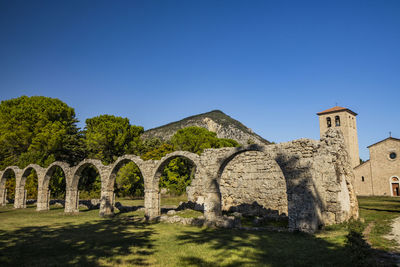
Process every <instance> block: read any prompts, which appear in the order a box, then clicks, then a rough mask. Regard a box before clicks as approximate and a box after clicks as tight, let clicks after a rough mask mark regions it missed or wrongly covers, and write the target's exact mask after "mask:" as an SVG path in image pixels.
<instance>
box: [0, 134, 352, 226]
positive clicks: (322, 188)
mask: <svg viewBox="0 0 400 267" xmlns="http://www.w3.org/2000/svg"><path fill="white" fill-rule="evenodd" d="M176 157H183V158H186V159H189V160H190V161H191V162H192V163H193V165H194V166H195V175H194V178H193V180H192V183H191V185H190V186H188V187H187V193H188V198H189V201H191V202H193V203H195V205H200V206H202V207H204V220H205V221H206V222H207V223H208V225H212V223H213V222H219V221H221V219H222V218H224V217H223V216H222V214H223V212H224V211H230V212H236V213H237V212H239V213H243V214H253V215H261V216H272V217H274V216H275V217H279V216H285V217H287V218H288V221H289V223H288V227H289V230H291V231H293V230H298V231H303V232H314V231H316V230H317V229H319V228H320V227H322V226H325V225H331V224H337V223H342V222H345V221H348V220H349V219H357V218H358V203H357V198H356V195H355V192H354V188H353V180H354V174H353V169H352V168H351V164H350V158H349V155H348V152H347V150H346V146H345V143H344V138H343V135H342V133H341V132H340V130H336V129H330V130H328V131H327V133H326V135H325V136H324V137H323V138H322V139H321V140H319V141H317V140H310V139H299V140H295V141H291V142H286V143H280V144H273V145H267V146H259V145H250V146H245V147H239V148H221V149H206V150H205V151H204V152H203V153H202V154H201V155H197V154H194V153H190V152H187V151H175V152H173V153H170V154H168V155H166V156H165V157H163V158H162V159H161V160H148V161H143V160H142V159H140V157H138V156H134V155H124V156H122V157H120V158H118V159H117V160H116V161H115V162H114V163H113V164H110V165H103V164H102V163H101V161H99V160H94V159H85V160H83V161H82V162H80V163H79V164H78V165H76V166H69V165H68V164H67V163H64V162H58V161H57V162H54V163H52V164H51V165H50V166H48V167H47V168H42V167H41V166H38V165H35V164H31V165H28V166H27V167H26V168H24V169H22V170H21V169H19V168H18V167H15V166H11V167H7V168H6V169H5V170H4V171H1V172H0V179H1V180H0V205H5V203H6V196H5V180H6V177H7V176H8V175H9V173H10V172H14V174H15V177H16V189H15V201H14V207H15V208H24V207H26V193H25V189H24V186H25V181H26V177H27V176H28V175H29V174H30V172H31V171H32V169H34V170H35V171H36V173H37V175H38V199H37V210H38V211H42V210H48V209H49V206H50V196H49V180H50V179H51V177H52V175H53V173H54V171H55V168H56V166H57V167H60V168H61V169H62V170H63V172H64V174H65V178H66V197H65V212H66V213H76V212H79V193H78V182H79V179H80V176H81V173H82V171H83V170H84V169H85V168H86V167H87V166H89V165H92V166H94V167H95V168H96V169H97V170H98V172H99V175H100V177H101V184H102V186H101V199H100V215H101V216H109V215H113V214H114V208H115V199H114V183H115V178H116V174H117V173H118V170H119V169H120V168H121V167H122V166H123V165H124V164H126V163H128V162H131V161H132V162H134V163H135V164H136V165H137V166H138V168H139V169H140V171H141V173H142V176H143V179H144V188H145V190H144V191H145V196H144V210H145V217H146V218H147V219H148V220H157V219H159V218H160V216H161V209H160V188H159V179H160V177H161V174H162V171H163V169H164V167H165V166H166V165H167V164H168V163H169V162H170V161H171V160H172V159H174V158H176ZM217 225H218V224H217ZM222 225H223V224H222Z"/></svg>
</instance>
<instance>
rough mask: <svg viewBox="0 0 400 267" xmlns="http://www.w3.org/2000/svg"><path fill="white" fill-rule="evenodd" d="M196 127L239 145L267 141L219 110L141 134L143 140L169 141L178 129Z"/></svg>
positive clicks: (265, 142)
mask: <svg viewBox="0 0 400 267" xmlns="http://www.w3.org/2000/svg"><path fill="white" fill-rule="evenodd" d="M189 126H198V127H203V128H206V129H208V130H209V131H212V132H215V133H217V136H218V137H219V138H229V139H233V140H236V141H238V142H239V143H240V144H243V145H246V144H250V143H251V144H259V145H268V144H270V142H269V141H267V140H265V139H264V138H262V137H261V136H259V135H258V134H256V133H254V132H253V131H252V130H251V129H250V128H247V127H246V126H244V125H243V124H242V123H241V122H239V121H237V120H235V119H232V118H231V117H229V116H228V115H226V114H225V113H223V112H222V111H220V110H213V111H211V112H207V113H203V114H199V115H194V116H191V117H187V118H185V119H182V120H180V121H176V122H172V123H169V124H166V125H164V126H160V127H157V128H153V129H150V130H147V131H145V132H144V134H143V136H142V137H143V138H145V139H147V138H154V137H156V138H159V139H161V140H168V139H170V138H171V137H172V136H173V135H174V134H175V133H176V131H178V130H179V129H182V128H185V127H189Z"/></svg>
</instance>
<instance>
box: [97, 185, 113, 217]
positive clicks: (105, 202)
mask: <svg viewBox="0 0 400 267" xmlns="http://www.w3.org/2000/svg"><path fill="white" fill-rule="evenodd" d="M112 215H114V190H101V197H100V216H112Z"/></svg>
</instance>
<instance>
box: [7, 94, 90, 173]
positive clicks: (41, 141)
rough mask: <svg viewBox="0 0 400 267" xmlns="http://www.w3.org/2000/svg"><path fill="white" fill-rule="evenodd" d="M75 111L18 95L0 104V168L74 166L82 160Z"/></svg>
mask: <svg viewBox="0 0 400 267" xmlns="http://www.w3.org/2000/svg"><path fill="white" fill-rule="evenodd" d="M76 123H77V119H76V118H75V111H74V109H73V108H71V107H69V106H68V105H67V104H65V103H64V102H62V101H60V100H58V99H55V98H49V97H43V96H33V97H27V96H21V97H18V98H14V99H10V100H5V101H2V102H1V104H0V168H2V169H3V168H5V167H6V166H9V165H19V166H20V167H25V166H26V165H28V164H30V163H37V164H39V165H42V166H46V165H48V164H50V163H51V162H53V161H55V160H63V161H67V162H69V163H71V164H72V163H75V162H77V161H79V160H81V159H82V158H83V157H84V151H83V149H82V148H83V147H82V138H81V135H80V132H79V130H78V128H77V126H76Z"/></svg>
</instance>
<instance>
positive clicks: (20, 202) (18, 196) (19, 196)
mask: <svg viewBox="0 0 400 267" xmlns="http://www.w3.org/2000/svg"><path fill="white" fill-rule="evenodd" d="M25 197H26V196H25V188H24V187H22V188H21V187H19V188H18V187H15V198H14V208H15V209H22V208H24V207H25V203H24V202H25V201H26V199H25Z"/></svg>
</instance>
